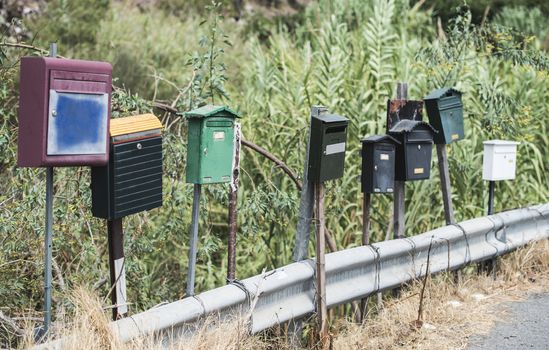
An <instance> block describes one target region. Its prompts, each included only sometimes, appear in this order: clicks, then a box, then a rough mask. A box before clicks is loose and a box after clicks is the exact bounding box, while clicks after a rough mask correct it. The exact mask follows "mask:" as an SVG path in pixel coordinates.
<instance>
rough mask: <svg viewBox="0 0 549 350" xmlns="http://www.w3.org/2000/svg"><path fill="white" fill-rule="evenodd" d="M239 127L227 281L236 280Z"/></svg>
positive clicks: (233, 178) (236, 136) (235, 155)
mask: <svg viewBox="0 0 549 350" xmlns="http://www.w3.org/2000/svg"><path fill="white" fill-rule="evenodd" d="M240 139H241V137H240V125H239V124H236V125H235V145H234V163H233V173H232V181H231V186H230V189H229V242H228V252H227V260H228V261H227V281H229V282H232V281H234V279H235V278H236V272H235V271H236V231H237V217H238V216H237V199H238V178H239V175H240Z"/></svg>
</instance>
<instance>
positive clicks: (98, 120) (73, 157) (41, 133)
mask: <svg viewBox="0 0 549 350" xmlns="http://www.w3.org/2000/svg"><path fill="white" fill-rule="evenodd" d="M111 83H112V67H111V65H110V64H109V63H106V62H94V61H81V60H68V59H59V58H49V57H23V58H22V59H21V82H20V91H19V92H20V95H19V96H20V97H19V140H18V149H17V165H18V166H21V167H45V166H72V165H105V164H107V161H108V157H109V137H108V136H109V119H110V114H111V90H112V85H111Z"/></svg>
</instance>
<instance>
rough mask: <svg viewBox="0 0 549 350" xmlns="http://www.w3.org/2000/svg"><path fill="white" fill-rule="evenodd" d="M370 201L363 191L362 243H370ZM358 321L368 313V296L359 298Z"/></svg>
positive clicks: (368, 195) (369, 197)
mask: <svg viewBox="0 0 549 350" xmlns="http://www.w3.org/2000/svg"><path fill="white" fill-rule="evenodd" d="M371 203H372V195H371V194H370V193H364V198H363V204H362V245H368V244H370V206H371ZM358 314H359V315H358V316H359V318H360V320H359V322H364V320H365V319H366V315H367V314H368V297H366V298H362V299H361V300H360V312H359V313H358Z"/></svg>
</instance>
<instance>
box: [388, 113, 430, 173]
mask: <svg viewBox="0 0 549 350" xmlns="http://www.w3.org/2000/svg"><path fill="white" fill-rule="evenodd" d="M435 133H436V130H435V129H434V128H433V127H432V126H431V125H430V124H428V123H425V122H421V121H416V120H401V121H399V122H398V123H397V124H396V125H395V126H394V127H393V128H392V129H391V130H389V134H390V135H391V136H393V137H394V138H395V139H397V140H398V142H400V144H397V146H396V161H395V180H396V181H413V180H424V179H428V178H429V177H430V174H431V150H432V148H433V135H434V134H435Z"/></svg>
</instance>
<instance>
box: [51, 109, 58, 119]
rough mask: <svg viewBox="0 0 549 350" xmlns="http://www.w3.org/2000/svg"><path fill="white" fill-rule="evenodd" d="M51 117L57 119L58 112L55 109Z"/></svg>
mask: <svg viewBox="0 0 549 350" xmlns="http://www.w3.org/2000/svg"><path fill="white" fill-rule="evenodd" d="M51 116H52V117H57V111H56V110H55V109H53V110H52V111H51Z"/></svg>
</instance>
